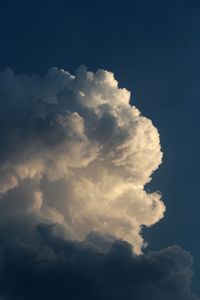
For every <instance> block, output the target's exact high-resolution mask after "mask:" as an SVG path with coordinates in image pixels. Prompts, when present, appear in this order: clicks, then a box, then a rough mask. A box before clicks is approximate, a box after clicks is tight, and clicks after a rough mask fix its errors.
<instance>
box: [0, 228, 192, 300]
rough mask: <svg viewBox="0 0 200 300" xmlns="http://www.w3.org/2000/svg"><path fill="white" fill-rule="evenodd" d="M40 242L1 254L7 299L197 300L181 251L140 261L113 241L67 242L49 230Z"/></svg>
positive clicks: (97, 237)
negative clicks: (192, 290)
mask: <svg viewBox="0 0 200 300" xmlns="http://www.w3.org/2000/svg"><path fill="white" fill-rule="evenodd" d="M37 238H38V240H37V243H34V244H25V243H22V242H19V241H17V240H14V241H10V242H9V243H7V244H6V245H5V246H4V248H3V250H2V251H1V253H2V262H1V267H0V293H1V296H2V297H4V298H5V299H8V300H12V299H20V300H27V299H30V300H32V299H38V300H39V299H42V300H43V299H49V300H51V299H52V300H53V299H73V300H78V299H91V300H92V299H96V300H98V299H99V300H100V299H104V300H112V299H113V300H122V299H126V300H132V299H134V300H147V299H148V300H151V299H152V300H160V299H162V300H195V299H196V300H197V297H195V296H194V295H192V293H191V290H190V282H191V276H192V271H191V265H192V259H191V256H190V254H189V253H188V252H186V251H184V250H182V249H181V248H180V247H178V246H173V247H169V248H165V249H162V250H161V251H158V252H150V253H149V254H147V255H139V256H137V255H135V254H134V253H133V251H132V246H131V245H130V244H129V243H127V242H125V241H122V240H114V238H113V237H111V236H109V235H107V236H103V235H101V234H99V233H94V232H93V233H91V234H90V235H89V236H88V237H87V238H86V240H85V241H82V242H81V241H72V240H64V239H62V238H59V237H57V236H55V235H54V234H53V227H52V226H44V225H43V226H41V225H40V226H39V227H38V228H37ZM105 249H106V250H105Z"/></svg>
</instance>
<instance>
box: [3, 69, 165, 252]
mask: <svg viewBox="0 0 200 300" xmlns="http://www.w3.org/2000/svg"><path fill="white" fill-rule="evenodd" d="M0 89H1V92H0V93H1V98H2V104H1V105H2V106H3V109H2V110H1V116H0V117H1V124H2V127H1V136H2V139H3V140H2V141H1V144H2V145H3V147H2V148H1V169H0V193H1V202H0V212H1V213H0V219H1V221H0V222H2V223H3V224H5V223H6V225H5V226H9V227H10V228H9V230H10V231H9V232H11V234H17V236H18V234H19V232H17V231H19V230H20V231H21V228H23V232H22V234H24V225H25V224H26V227H27V226H28V228H29V229H30V230H31V228H34V226H35V225H36V224H37V223H41V222H45V223H46V222H50V223H52V222H53V223H56V224H57V230H58V231H60V232H62V233H63V234H65V236H67V237H72V238H76V239H83V238H84V237H85V236H86V235H87V234H88V233H89V232H90V231H91V230H95V231H100V232H102V233H109V234H111V235H114V236H117V237H119V238H123V239H126V240H127V241H129V242H131V243H132V244H133V245H134V250H135V252H137V253H139V252H140V250H141V247H142V246H143V239H142V237H141V235H140V231H141V226H142V225H146V226H151V225H152V224H154V223H156V222H157V221H158V220H159V219H160V218H162V216H163V212H164V210H165V207H164V205H163V203H162V201H161V200H160V194H158V193H153V194H148V193H147V192H145V190H144V185H145V184H146V183H147V182H148V181H149V180H150V176H151V174H152V172H153V171H154V170H155V169H157V167H158V166H159V164H160V163H161V159H162V153H161V151H160V142H159V135H158V132H157V129H156V128H155V127H154V126H153V125H152V123H151V121H150V120H148V119H147V118H145V117H143V116H141V115H140V112H139V111H138V110H137V109H136V108H135V107H134V106H131V105H130V103H129V101H130V93H129V92H128V91H127V90H126V89H120V88H118V84H117V81H116V80H115V79H114V77H113V74H112V73H110V72H107V71H104V70H99V71H97V73H96V74H93V73H92V72H87V71H86V69H85V68H84V67H81V68H79V69H78V71H77V73H76V76H72V75H71V74H69V73H68V72H65V71H64V70H58V69H57V68H52V69H50V70H49V71H48V74H47V75H46V76H44V77H38V76H31V77H30V76H27V75H21V76H14V74H13V72H12V71H11V70H6V71H5V72H2V73H1V75H0ZM8 220H9V221H8ZM11 222H12V225H13V226H12V228H11V224H10V223H11ZM27 222H28V225H27ZM15 225H16V226H15ZM13 227H14V228H15V230H16V232H13ZM4 230H5V228H4ZM6 230H7V229H6ZM27 233H28V235H30V231H28V232H27ZM20 234H21V233H20Z"/></svg>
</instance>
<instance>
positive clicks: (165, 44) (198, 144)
mask: <svg viewBox="0 0 200 300" xmlns="http://www.w3.org/2000/svg"><path fill="white" fill-rule="evenodd" d="M183 2H184V3H183ZM199 50H200V4H198V3H197V2H192V1H147V0H146V1H127V0H124V1H113V0H110V1H108V0H107V1H67V0H65V1H64V0H63V1H59V0H58V1H51V0H48V1H9V0H6V1H3V0H1V2H0V68H1V69H4V68H5V67H7V66H10V67H12V68H13V69H14V71H15V72H16V73H22V72H25V73H32V72H35V73H39V74H44V73H45V72H46V71H47V69H48V68H49V67H51V66H57V67H62V68H64V69H66V70H69V71H71V72H74V70H75V69H76V67H77V66H79V65H80V64H85V65H86V66H87V67H88V69H91V70H94V71H95V70H96V69H98V68H105V69H107V70H110V71H113V72H114V73H115V76H116V78H117V80H118V81H119V84H120V86H122V87H126V88H127V89H129V90H131V91H132V93H133V103H134V105H136V106H137V107H138V108H139V109H140V110H141V111H142V113H143V114H144V115H146V116H147V117H149V118H150V119H152V120H153V123H154V124H155V125H156V127H157V128H158V130H159V132H160V135H161V143H162V149H163V152H164V162H163V165H162V166H161V167H160V169H159V170H158V171H157V172H156V173H155V174H154V176H153V182H152V184H150V185H149V186H148V188H149V189H150V190H151V189H152V190H155V189H158V190H160V191H161V192H162V194H163V198H164V201H165V203H166V206H167V212H166V216H165V218H164V220H162V221H161V222H160V223H159V224H157V225H155V226H154V227H152V228H150V229H148V230H145V237H146V239H147V240H149V242H150V245H149V249H160V248H162V247H164V246H168V245H173V244H178V245H181V246H183V247H184V248H185V249H187V250H189V251H190V252H191V253H192V255H193V257H194V261H195V265H194V269H195V273H196V276H195V280H194V285H195V288H196V290H198V289H199V288H198V282H199V280H200V256H199V253H200V242H199V235H200V218H199V214H200V203H199V166H200V164H199V163H200V160H199V152H200V151H199V150H200V140H199V113H200V102H199V99H200V85H199V81H200V51H199ZM199 291H200V290H199Z"/></svg>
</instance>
